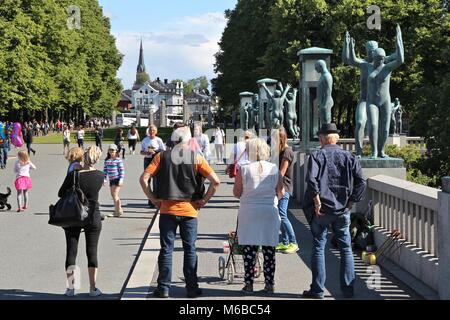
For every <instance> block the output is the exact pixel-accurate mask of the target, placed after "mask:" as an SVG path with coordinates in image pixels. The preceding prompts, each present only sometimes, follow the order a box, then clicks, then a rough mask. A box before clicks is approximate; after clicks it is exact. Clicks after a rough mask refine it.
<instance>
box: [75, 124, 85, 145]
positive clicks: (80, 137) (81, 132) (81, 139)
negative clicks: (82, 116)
mask: <svg viewBox="0 0 450 320" xmlns="http://www.w3.org/2000/svg"><path fill="white" fill-rule="evenodd" d="M77 142H78V147H79V148H82V149H83V148H84V130H83V126H80V127H79V129H78V131H77Z"/></svg>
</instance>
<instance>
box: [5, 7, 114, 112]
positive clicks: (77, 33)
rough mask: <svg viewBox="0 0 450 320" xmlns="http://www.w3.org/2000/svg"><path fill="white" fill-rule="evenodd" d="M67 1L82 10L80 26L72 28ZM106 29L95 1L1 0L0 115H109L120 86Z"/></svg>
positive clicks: (106, 21)
mask: <svg viewBox="0 0 450 320" xmlns="http://www.w3.org/2000/svg"><path fill="white" fill-rule="evenodd" d="M71 5H74V6H77V7H78V8H79V9H80V18H81V19H80V25H79V26H80V28H76V27H73V28H71V27H70V23H74V22H73V21H72V20H69V19H71V16H72V12H71V11H70V10H68V8H69V6H71ZM68 20H69V21H68ZM71 21H72V22H71ZM110 29H111V26H110V22H109V19H108V18H107V17H105V16H104V15H103V12H102V8H101V7H100V6H99V4H98V1H97V0H70V1H69V0H46V1H41V0H2V1H1V2H0V114H2V115H4V116H9V117H10V118H12V119H23V120H25V119H30V118H31V117H37V118H41V119H42V118H43V117H45V115H46V114H47V112H49V113H51V114H57V115H60V113H59V112H65V117H69V116H70V117H78V118H80V117H82V115H83V114H84V113H86V114H87V115H109V114H110V113H111V111H112V110H113V108H114V107H116V106H117V102H118V100H119V98H120V93H121V91H122V85H121V82H120V80H119V79H117V77H116V74H117V70H118V68H119V67H120V65H121V63H122V55H121V54H120V53H119V52H118V50H117V48H116V45H115V39H114V37H113V36H112V35H111V34H110Z"/></svg>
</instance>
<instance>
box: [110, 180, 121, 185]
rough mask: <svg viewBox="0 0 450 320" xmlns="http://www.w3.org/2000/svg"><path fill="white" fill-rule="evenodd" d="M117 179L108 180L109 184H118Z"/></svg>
mask: <svg viewBox="0 0 450 320" xmlns="http://www.w3.org/2000/svg"><path fill="white" fill-rule="evenodd" d="M119 181H120V180H119V179H114V180H109V186H110V187H112V186H118V185H119Z"/></svg>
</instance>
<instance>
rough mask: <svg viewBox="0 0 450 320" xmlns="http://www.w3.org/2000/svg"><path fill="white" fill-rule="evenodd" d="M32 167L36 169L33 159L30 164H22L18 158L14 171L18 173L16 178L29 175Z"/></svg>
mask: <svg viewBox="0 0 450 320" xmlns="http://www.w3.org/2000/svg"><path fill="white" fill-rule="evenodd" d="M31 169H34V170H36V166H35V165H34V164H33V163H32V162H31V161H29V162H28V164H26V165H24V166H22V165H21V163H20V160H17V161H16V163H15V165H14V172H15V173H16V178H19V177H29V176H30V170H31Z"/></svg>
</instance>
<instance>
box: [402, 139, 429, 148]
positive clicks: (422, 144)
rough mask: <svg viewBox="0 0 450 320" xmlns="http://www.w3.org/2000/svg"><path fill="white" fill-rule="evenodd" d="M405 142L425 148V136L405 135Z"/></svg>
mask: <svg viewBox="0 0 450 320" xmlns="http://www.w3.org/2000/svg"><path fill="white" fill-rule="evenodd" d="M406 143H407V144H408V145H409V144H412V145H415V146H416V147H418V148H420V149H421V150H425V149H426V148H427V146H426V144H425V138H422V137H406Z"/></svg>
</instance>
